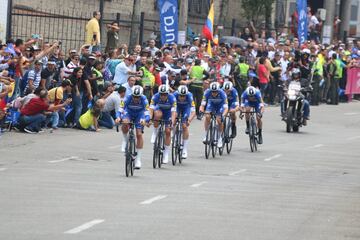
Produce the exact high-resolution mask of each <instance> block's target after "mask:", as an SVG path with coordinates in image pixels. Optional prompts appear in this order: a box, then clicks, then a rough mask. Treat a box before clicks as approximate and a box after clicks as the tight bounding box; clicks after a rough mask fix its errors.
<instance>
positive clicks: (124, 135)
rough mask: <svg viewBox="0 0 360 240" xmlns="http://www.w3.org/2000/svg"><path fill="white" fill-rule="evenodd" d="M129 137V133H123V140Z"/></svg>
mask: <svg viewBox="0 0 360 240" xmlns="http://www.w3.org/2000/svg"><path fill="white" fill-rule="evenodd" d="M128 138H129V135H128V134H127V133H126V134H125V133H123V141H124V142H127V140H128Z"/></svg>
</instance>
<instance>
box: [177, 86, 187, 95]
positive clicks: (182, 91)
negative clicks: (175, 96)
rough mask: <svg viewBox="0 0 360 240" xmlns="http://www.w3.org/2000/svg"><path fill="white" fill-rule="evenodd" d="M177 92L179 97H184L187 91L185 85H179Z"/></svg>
mask: <svg viewBox="0 0 360 240" xmlns="http://www.w3.org/2000/svg"><path fill="white" fill-rule="evenodd" d="M178 92H179V94H180V95H186V94H188V92H189V90H188V88H187V87H186V86H185V85H181V86H179V88H178Z"/></svg>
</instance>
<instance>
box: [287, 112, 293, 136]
mask: <svg viewBox="0 0 360 240" xmlns="http://www.w3.org/2000/svg"><path fill="white" fill-rule="evenodd" d="M292 125H293V107H292V106H290V107H289V108H288V109H287V111H286V132H288V133H289V132H291V129H292Z"/></svg>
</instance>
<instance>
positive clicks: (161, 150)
mask: <svg viewBox="0 0 360 240" xmlns="http://www.w3.org/2000/svg"><path fill="white" fill-rule="evenodd" d="M158 139H159V142H158V146H159V156H158V161H157V163H158V167H159V168H161V164H162V161H163V158H164V135H163V129H162V128H160V130H159V132H158Z"/></svg>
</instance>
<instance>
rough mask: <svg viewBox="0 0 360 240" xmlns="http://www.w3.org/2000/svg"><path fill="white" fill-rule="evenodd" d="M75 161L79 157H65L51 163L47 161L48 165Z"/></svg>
mask: <svg viewBox="0 0 360 240" xmlns="http://www.w3.org/2000/svg"><path fill="white" fill-rule="evenodd" d="M76 159H80V158H79V157H76V156H71V157H67V158H62V159H59V160H52V161H48V162H49V163H59V162H65V161H69V160H76Z"/></svg>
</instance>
